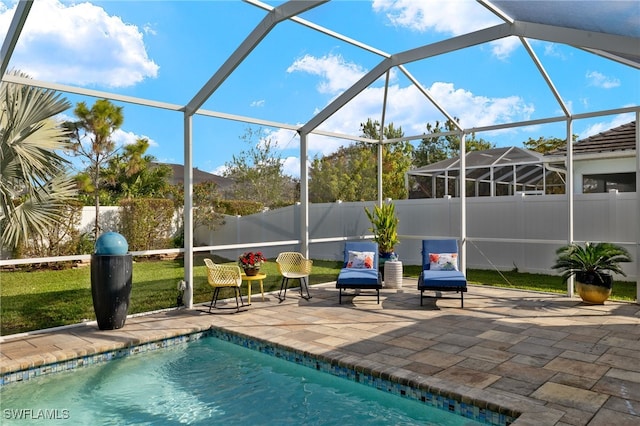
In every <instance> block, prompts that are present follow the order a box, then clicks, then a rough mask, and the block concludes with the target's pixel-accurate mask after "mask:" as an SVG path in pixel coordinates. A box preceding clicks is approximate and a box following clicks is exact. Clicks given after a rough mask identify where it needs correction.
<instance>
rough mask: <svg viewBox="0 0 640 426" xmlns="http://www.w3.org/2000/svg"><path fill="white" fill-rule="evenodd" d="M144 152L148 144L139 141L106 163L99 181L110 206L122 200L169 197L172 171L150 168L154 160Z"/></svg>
mask: <svg viewBox="0 0 640 426" xmlns="http://www.w3.org/2000/svg"><path fill="white" fill-rule="evenodd" d="M148 148H149V140H148V139H145V138H140V139H138V140H137V141H136V142H135V143H133V144H129V145H125V146H123V147H122V150H121V151H120V152H118V153H117V154H116V155H114V156H113V157H111V158H110V159H109V162H108V164H107V167H106V168H105V169H104V170H103V178H104V182H105V190H106V191H107V192H108V194H109V202H110V203H111V204H112V205H116V204H117V203H118V202H119V201H120V200H121V199H123V198H162V197H166V196H168V195H169V194H170V192H171V188H170V183H169V178H170V177H171V175H172V174H173V171H172V169H171V167H169V166H167V165H166V164H155V165H154V164H153V163H154V162H155V160H156V159H155V157H153V156H151V155H145V153H146V151H147V149H148Z"/></svg>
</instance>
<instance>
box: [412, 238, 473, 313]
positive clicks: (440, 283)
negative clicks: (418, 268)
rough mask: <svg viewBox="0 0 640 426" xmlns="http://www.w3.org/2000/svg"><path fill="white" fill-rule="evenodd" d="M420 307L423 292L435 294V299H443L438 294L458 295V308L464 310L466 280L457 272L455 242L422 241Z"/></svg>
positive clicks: (456, 245) (419, 282)
mask: <svg viewBox="0 0 640 426" xmlns="http://www.w3.org/2000/svg"><path fill="white" fill-rule="evenodd" d="M418 290H420V306H422V299H423V298H424V297H433V296H425V295H424V292H425V291H434V292H436V296H435V297H436V298H445V296H442V295H441V293H440V292H443V291H455V292H458V293H460V307H461V308H464V293H465V292H466V291H467V279H466V278H465V276H464V274H463V273H462V272H460V271H459V270H458V242H457V241H456V240H422V273H421V274H420V276H419V277H418Z"/></svg>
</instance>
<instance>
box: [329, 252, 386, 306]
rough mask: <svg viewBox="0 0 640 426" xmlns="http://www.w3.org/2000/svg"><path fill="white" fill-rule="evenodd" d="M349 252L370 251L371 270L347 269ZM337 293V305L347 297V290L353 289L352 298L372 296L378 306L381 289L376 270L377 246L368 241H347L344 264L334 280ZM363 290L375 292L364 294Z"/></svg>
mask: <svg viewBox="0 0 640 426" xmlns="http://www.w3.org/2000/svg"><path fill="white" fill-rule="evenodd" d="M349 251H370V252H373V253H374V259H373V268H372V269H351V270H349V269H347V263H348V262H349ZM336 288H337V289H338V290H339V291H338V304H342V296H343V294H344V295H349V293H346V290H347V289H353V290H354V291H355V293H354V294H353V295H354V296H374V297H376V298H377V302H378V304H380V289H381V288H382V275H381V274H380V271H379V269H378V244H377V243H374V242H369V241H348V242H346V243H345V246H344V264H343V267H342V269H341V270H340V274H339V275H338V278H337V280H336ZM363 290H375V293H374V294H371V293H365V292H363Z"/></svg>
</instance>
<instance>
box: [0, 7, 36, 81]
mask: <svg viewBox="0 0 640 426" xmlns="http://www.w3.org/2000/svg"><path fill="white" fill-rule="evenodd" d="M32 4H33V0H20V2H19V3H18V5H17V6H16V11H15V12H14V14H13V18H12V19H11V23H10V24H9V31H7V35H6V36H5V38H4V41H3V42H2V48H0V76H3V75H4V74H5V72H6V71H7V67H8V66H9V60H11V55H13V49H15V47H16V43H18V38H20V33H21V32H22V28H23V27H24V23H25V22H26V20H27V16H29V10H31V5H32Z"/></svg>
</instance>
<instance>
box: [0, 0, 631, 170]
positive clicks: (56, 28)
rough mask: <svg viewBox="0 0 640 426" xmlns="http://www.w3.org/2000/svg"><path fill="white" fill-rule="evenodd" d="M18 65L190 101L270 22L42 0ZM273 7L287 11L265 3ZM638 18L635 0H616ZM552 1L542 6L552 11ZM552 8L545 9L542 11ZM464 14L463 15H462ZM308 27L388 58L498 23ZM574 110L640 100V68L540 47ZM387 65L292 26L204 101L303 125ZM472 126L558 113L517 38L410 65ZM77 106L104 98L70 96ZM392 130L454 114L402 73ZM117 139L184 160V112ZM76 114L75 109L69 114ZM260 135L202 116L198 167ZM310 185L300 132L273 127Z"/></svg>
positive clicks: (221, 8) (509, 140)
mask: <svg viewBox="0 0 640 426" xmlns="http://www.w3.org/2000/svg"><path fill="white" fill-rule="evenodd" d="M15 3H16V2H15V1H9V0H0V35H2V36H3V39H4V35H5V34H6V31H7V28H8V26H9V23H10V21H11V18H12V16H13V11H14V9H15ZM34 3H35V4H34V5H33V7H32V10H31V14H30V16H29V18H28V19H27V22H26V24H25V27H24V30H23V33H22V36H21V39H20V41H19V42H18V45H17V47H16V49H15V52H14V55H13V57H12V60H11V62H10V64H9V69H12V68H15V69H20V70H21V71H24V72H27V73H28V74H29V75H31V76H32V77H33V78H36V79H40V80H45V81H51V82H57V83H62V84H69V85H74V86H81V87H87V88H91V89H96V90H104V91H111V92H115V93H119V94H125V95H130V96H136V97H141V98H146V99H152V100H157V101H163V102H168V103H174V104H178V105H181V106H182V105H185V104H187V103H188V102H189V101H190V100H191V99H192V98H193V97H194V96H195V94H196V93H197V91H198V90H199V89H200V87H202V85H203V84H204V83H205V82H206V81H207V80H208V79H209V78H210V77H211V76H212V75H213V74H214V73H215V71H216V70H217V69H218V67H220V66H221V65H222V63H223V62H224V61H225V60H226V59H227V57H228V55H229V54H230V53H232V52H233V51H234V50H235V49H236V48H237V47H238V46H239V45H240V43H241V42H242V41H243V40H244V38H245V37H246V36H247V35H248V34H249V33H250V31H252V30H253V28H254V27H255V25H256V24H257V23H258V22H259V21H260V20H261V19H262V17H263V16H264V14H265V12H264V11H263V10H262V9H260V8H258V7H256V6H254V5H251V4H248V3H244V2H240V1H92V2H69V1H62V0H36V1H35V2H34ZM266 3H267V4H269V5H272V6H275V5H277V4H280V2H266ZM614 3H616V4H617V5H619V6H620V7H626V8H631V12H632V13H631V16H632V17H633V19H638V16H639V11H638V10H637V9H638V8H639V7H638V3H637V2H614ZM542 4H543V3H541V5H542ZM541 7H543V6H541ZM452 16H455V19H452ZM302 17H303V18H305V19H307V20H309V21H311V22H314V23H316V24H318V25H321V26H323V27H325V28H328V29H330V30H333V31H336V32H341V33H343V34H345V35H347V36H349V37H351V38H353V39H355V40H357V41H359V42H361V43H364V44H367V45H369V46H372V47H375V48H377V49H379V50H381V51H384V52H386V53H398V52H402V51H405V50H408V49H412V48H415V47H417V46H420V45H424V44H429V43H433V42H437V41H440V40H443V39H446V38H448V37H451V36H452V35H459V34H464V33H467V32H470V31H473V30H476V29H480V28H484V27H487V26H490V25H495V24H498V23H500V21H499V20H498V18H496V17H495V16H494V15H493V14H491V13H490V12H488V11H487V10H486V9H484V8H483V7H482V6H481V5H479V4H478V3H476V2H475V1H472V0H454V1H442V0H439V1H438V0H436V1H432V0H397V1H391V0H375V1H364V0H362V1H346V0H343V1H334V2H331V3H329V4H327V5H323V6H321V7H319V8H317V9H315V10H311V11H309V12H307V13H305V14H304V15H302ZM531 44H532V46H533V49H534V51H535V53H536V55H537V56H538V57H539V58H540V59H541V61H542V62H543V64H544V66H545V68H546V70H547V72H548V73H549V75H550V76H551V78H552V80H553V81H554V83H555V85H556V87H557V89H558V90H559V92H560V94H561V96H562V97H563V99H564V100H565V102H566V103H567V105H568V106H569V108H570V110H571V111H572V112H573V113H581V112H586V111H593V110H605V109H612V108H620V107H626V106H632V105H638V104H639V103H640V72H639V71H638V70H635V69H633V68H631V67H627V66H624V65H621V64H617V63H614V62H611V61H607V60H605V59H603V58H600V57H597V56H595V55H592V54H588V53H586V52H583V51H581V50H578V49H575V48H571V47H568V46H564V45H558V44H553V43H548V42H538V41H531ZM381 59H382V58H381V57H380V56H378V55H376V54H373V53H370V52H366V51H363V50H362V49H359V48H356V47H354V46H352V45H350V44H347V43H344V42H342V41H340V40H337V39H335V38H331V37H328V36H326V35H324V34H320V33H318V32H315V31H313V30H311V29H309V28H307V27H304V26H301V25H299V24H296V23H293V22H286V23H283V24H281V25H280V26H278V27H277V28H276V29H275V30H274V31H272V32H271V33H270V34H269V35H268V36H267V37H266V38H265V40H264V41H263V43H262V44H261V45H260V46H258V47H257V48H256V49H255V50H254V51H253V52H252V53H251V54H250V55H249V56H248V57H247V58H246V59H245V61H244V62H243V63H242V64H241V65H240V66H239V67H238V68H237V69H236V71H235V72H234V73H233V74H232V75H231V77H230V78H229V79H228V80H227V81H225V83H224V84H223V85H222V86H221V87H220V88H219V90H218V91H217V92H215V93H214V94H213V95H212V96H211V98H210V99H209V100H208V101H207V102H206V103H205V104H204V105H203V108H205V109H207V110H211V111H216V112H223V113H229V114H236V115H241V116H248V117H254V118H259V119H263V120H270V121H276V122H280V123H287V124H291V125H301V124H304V123H305V122H307V121H308V120H310V119H311V118H312V117H313V115H314V114H315V113H316V112H318V111H320V110H322V109H323V108H324V107H325V106H326V105H327V104H329V103H330V102H331V101H332V100H333V99H334V98H335V97H336V96H338V95H339V94H340V93H342V92H343V91H344V90H345V89H346V88H348V87H349V86H350V85H351V84H353V83H354V82H355V81H357V80H358V79H359V78H360V77H361V76H362V75H364V74H365V73H366V72H368V71H369V70H371V69H372V68H373V67H375V66H376V65H377V64H378V63H379V62H380V61H381ZM406 68H407V70H408V71H409V72H410V73H411V74H412V75H413V76H414V77H416V79H418V80H419V81H420V83H421V84H422V85H423V87H424V88H425V89H427V90H428V91H429V92H430V93H431V94H432V95H433V96H434V97H435V98H436V99H437V100H438V102H440V104H441V105H442V106H443V107H444V108H445V109H446V110H447V111H448V112H449V113H450V114H451V115H453V116H456V117H460V118H461V121H462V125H463V126H464V127H472V126H473V127H475V126H486V125H492V124H497V123H504V122H512V121H521V120H529V119H538V118H546V117H550V116H558V115H560V107H559V106H558V104H557V103H556V101H555V99H554V97H553V95H552V94H551V92H550V91H549V89H548V88H547V87H546V85H545V83H544V81H543V80H542V78H541V77H540V75H539V73H538V72H537V70H536V68H535V66H534V64H533V63H532V61H531V60H530V58H529V56H528V55H527V53H526V51H525V50H524V48H523V47H522V46H521V45H519V43H518V40H516V39H507V40H502V41H499V42H496V43H492V44H487V45H482V46H477V47H473V48H468V49H465V50H463V51H459V52H455V53H452V54H446V55H442V56H438V57H435V58H431V59H428V60H425V61H420V62H416V63H410V64H407V65H406ZM383 94H384V81H383V80H381V81H378V82H376V83H375V84H373V85H372V86H371V87H369V88H368V89H367V90H365V91H364V92H363V93H361V94H360V95H359V96H358V97H356V98H355V99H354V100H353V101H351V102H350V103H349V104H348V105H346V106H345V107H344V108H343V109H342V110H340V111H339V112H338V113H336V114H335V115H334V116H332V117H331V118H330V119H329V120H328V121H327V122H325V123H324V124H323V126H322V127H321V128H322V129H323V130H328V131H332V132H338V133H346V134H351V135H358V133H359V124H360V123H362V122H364V121H366V120H367V118H372V119H377V120H380V119H381V113H382V99H383ZM66 97H67V98H68V100H69V101H71V102H72V103H73V104H74V105H75V103H76V102H78V101H81V100H84V101H86V102H87V103H89V104H92V103H93V102H94V101H95V99H93V98H85V97H81V96H76V95H69V94H68V95H66ZM388 99H389V101H388V109H387V115H386V122H387V123H389V122H393V123H394V125H395V126H396V127H398V126H401V127H402V129H403V130H404V133H405V134H406V135H416V134H421V133H422V132H424V131H425V128H426V124H427V123H434V122H435V121H436V120H440V121H441V122H442V121H444V117H443V116H442V115H441V114H440V113H439V112H438V111H437V110H436V109H435V108H434V107H433V106H432V105H430V103H429V102H428V100H427V99H426V98H425V97H424V96H423V95H422V94H421V93H420V92H419V91H418V90H416V89H415V87H413V86H412V84H411V83H410V81H409V80H408V79H407V78H406V76H405V75H404V74H402V73H401V72H400V71H398V70H397V69H396V70H394V71H393V72H392V73H391V78H390V86H389V94H388ZM122 105H123V106H124V115H125V121H124V125H123V127H122V129H121V131H119V132H118V134H117V135H116V138H117V140H118V143H120V144H123V143H129V142H131V141H133V140H135V139H136V138H138V137H146V138H148V139H149V140H150V141H151V143H152V144H151V148H150V149H149V151H148V153H149V154H151V155H153V156H155V157H156V158H157V159H158V160H159V161H163V162H172V163H183V142H182V140H183V127H182V114H181V113H178V112H173V111H164V110H160V109H155V108H148V107H141V106H136V105H131V104H122ZM71 117H72V111H71V110H70V111H69V112H68V116H67V118H71ZM631 120H633V117H632V116H630V115H628V114H627V115H612V116H606V117H600V118H596V119H589V120H578V121H576V122H575V123H574V133H576V134H578V135H579V137H581V138H582V137H586V136H589V135H592V134H595V133H598V132H600V131H603V130H606V129H608V128H611V127H614V126H617V125H620V124H623V123H626V122H629V121H631ZM249 126H251V127H253V128H256V127H257V126H256V125H250V124H247V123H241V122H233V121H227V120H220V119H215V118H210V117H201V116H196V117H195V118H194V148H193V152H194V154H193V159H194V166H196V167H198V168H200V169H201V170H205V171H209V172H214V173H220V171H221V170H222V168H223V167H224V164H225V162H228V161H230V160H231V158H232V156H233V155H234V154H235V155H237V154H238V153H239V152H240V150H243V149H244V150H246V149H247V148H248V146H247V145H245V144H244V142H242V140H241V139H240V137H241V136H242V135H243V134H244V133H245V130H246V128H247V127H249ZM564 129H565V127H564V124H563V123H559V124H549V125H544V126H531V127H527V128H520V129H511V130H507V131H501V132H491V133H489V132H487V133H482V134H478V135H477V136H479V137H482V138H483V139H486V140H489V141H491V142H494V143H495V144H496V145H498V146H511V145H513V146H522V142H523V141H525V140H527V139H528V138H529V137H532V138H538V137H540V136H545V137H563V136H564V132H565V130H564ZM265 130H266V132H267V134H268V135H269V137H270V138H271V139H272V141H274V142H277V145H278V150H279V152H280V154H281V156H282V158H283V159H284V160H285V169H286V171H287V173H289V174H291V175H293V176H297V175H299V158H298V155H299V153H298V149H299V140H298V138H297V135H296V134H295V132H292V131H288V130H281V129H275V128H268V127H265ZM348 143H349V142H348V141H346V140H344V139H337V138H328V137H323V136H311V138H310V140H309V154H310V157H313V156H315V155H324V154H329V153H332V152H334V151H335V150H336V149H337V148H338V147H339V146H341V145H344V144H348Z"/></svg>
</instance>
